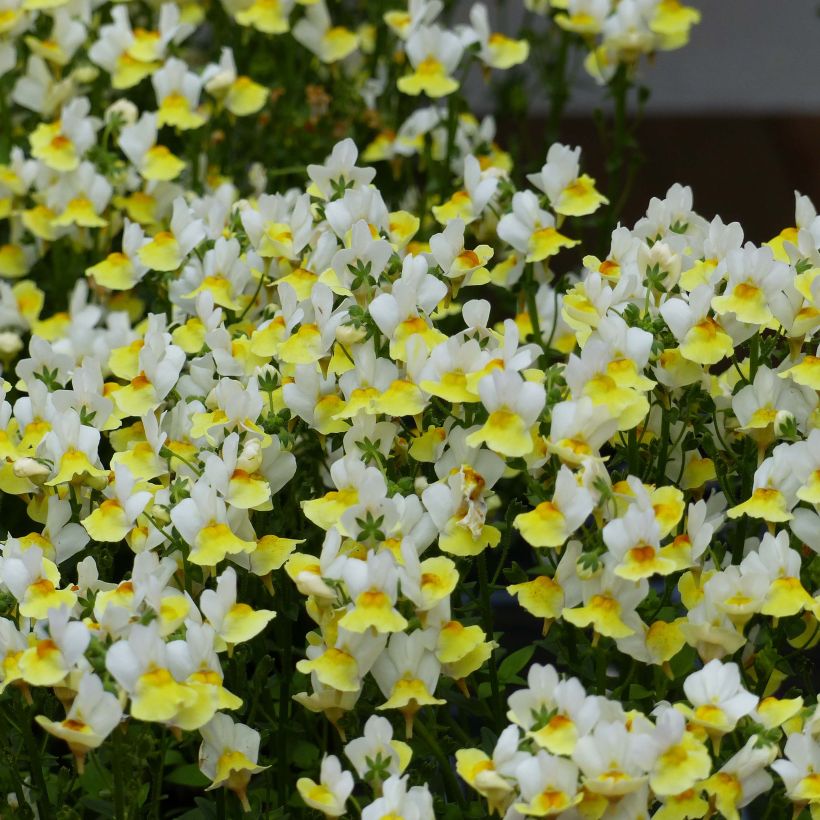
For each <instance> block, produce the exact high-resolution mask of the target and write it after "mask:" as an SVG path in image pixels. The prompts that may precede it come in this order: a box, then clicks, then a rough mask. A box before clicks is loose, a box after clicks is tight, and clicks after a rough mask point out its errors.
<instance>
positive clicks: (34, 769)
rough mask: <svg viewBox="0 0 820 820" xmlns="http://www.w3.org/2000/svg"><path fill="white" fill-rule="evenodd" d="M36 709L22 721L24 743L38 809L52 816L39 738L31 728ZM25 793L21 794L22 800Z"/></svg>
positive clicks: (39, 811)
mask: <svg viewBox="0 0 820 820" xmlns="http://www.w3.org/2000/svg"><path fill="white" fill-rule="evenodd" d="M35 711H36V709H34V708H32V709H31V710H30V712H29V713H28V714H26V715H25V716H24V718H23V720H22V721H21V723H22V728H23V743H25V746H26V755H27V757H28V764H29V769H30V770H31V785H32V787H33V791H34V802H35V804H36V806H37V811H38V813H39V815H40V817H43V818H45V817H51V816H52V815H51V805H50V804H49V802H48V788H47V787H46V779H45V776H44V775H43V761H42V758H41V756H40V749H39V747H38V745H37V739H36V738H35V737H34V732H33V731H32V728H31V721H32V719H33V718H34V712H35ZM23 799H24V798H23V795H22V794H21V795H20V800H21V801H22V800H23Z"/></svg>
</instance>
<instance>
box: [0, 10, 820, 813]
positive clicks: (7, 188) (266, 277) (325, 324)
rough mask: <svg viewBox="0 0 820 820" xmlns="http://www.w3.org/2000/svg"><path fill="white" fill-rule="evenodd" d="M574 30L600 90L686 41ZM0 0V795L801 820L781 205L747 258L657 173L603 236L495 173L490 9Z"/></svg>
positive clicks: (596, 215)
mask: <svg viewBox="0 0 820 820" xmlns="http://www.w3.org/2000/svg"><path fill="white" fill-rule="evenodd" d="M530 5H537V6H539V8H536V9H535V10H536V11H546V10H547V9H545V8H540V6H542V5H543V4H532V3H531V4H530ZM564 5H565V7H564ZM564 5H561V4H559V3H555V2H553V3H552V4H551V6H550V10H551V11H552V12H554V14H553V16H554V21H555V24H556V26H557V29H558V31H559V32H560V36H561V37H562V38H565V37H570V36H572V37H575V35H576V34H577V35H578V38H577V40H578V44H579V45H580V47H582V48H584V49H585V50H588V51H589V54H590V56H589V58H588V60H587V63H588V66H594V73H596V75H597V76H598V77H599V78H600V79H601V80H602V81H603V82H610V83H611V88H612V89H613V93H622V92H623V91H624V89H625V86H624V82H627V83H628V82H629V81H630V77H631V76H632V75H631V72H632V71H634V70H635V67H636V64H637V60H638V57H639V56H640V55H641V54H644V53H652V52H654V51H656V50H661V49H667V48H673V47H677V46H679V45H682V44H683V43H684V42H685V41H686V39H687V37H688V33H689V28H690V27H691V26H692V25H693V24H694V23H695V22H696V21H697V14H696V13H695V12H693V11H692V10H689V9H687V8H685V7H683V6H681V5H680V4H679V3H677V2H669V0H646V2H643V1H642V2H633V0H620V2H618V3H610V2H608V0H607V2H603V3H600V2H597V0H595V1H594V2H573V0H569V2H567V3H566V4H564ZM0 6H2V8H1V9H0V67H2V68H3V72H4V73H3V76H2V78H0V99H2V103H3V105H5V106H6V108H7V109H9V110H8V112H7V113H8V116H7V117H6V120H7V123H8V129H7V130H6V131H4V132H3V134H2V135H0V159H2V161H3V164H2V166H0V220H1V221H2V246H0V277H2V279H3V281H2V282H0V361H2V365H3V373H4V374H5V375H4V379H3V384H2V387H1V388H0V390H1V391H2V395H1V396H0V417H2V425H0V446H1V447H2V451H1V452H2V460H0V491H2V497H0V501H2V504H3V524H2V526H3V538H2V555H1V556H0V711H2V715H3V719H4V721H5V722H6V723H7V725H8V726H10V727H12V731H10V738H11V739H10V741H9V744H8V748H7V749H6V750H4V754H6V755H9V756H10V758H11V760H12V761H14V762H13V765H10V766H9V767H7V768H8V770H9V774H8V777H6V775H5V774H0V783H2V784H3V787H4V788H5V790H6V791H7V792H9V793H10V795H11V797H10V798H9V799H10V802H11V803H12V804H14V805H16V806H17V807H18V808H21V809H22V808H24V807H27V806H29V805H31V806H33V807H35V808H36V811H37V812H38V813H39V816H42V817H47V816H51V808H52V804H54V805H63V806H67V805H69V804H71V803H72V802H74V803H76V804H77V805H78V806H81V807H82V809H83V810H88V811H97V810H99V809H100V808H101V807H100V803H102V804H103V807H104V808H103V809H102V810H103V812H104V813H107V814H109V815H112V816H116V817H117V818H124V817H126V816H127V815H128V810H127V809H126V803H129V804H131V803H133V805H134V806H137V807H138V810H139V811H142V810H143V809H142V807H145V811H146V812H147V811H148V807H147V804H146V801H148V800H149V797H150V801H151V804H152V806H153V813H154V814H156V815H157V816H159V814H160V811H161V810H162V804H163V800H164V799H165V798H164V792H163V789H164V788H166V787H168V788H184V787H192V786H193V787H202V786H207V787H208V788H212V789H213V788H217V787H225V788H226V789H228V790H230V791H232V792H233V793H235V795H236V796H237V798H238V799H239V801H240V802H241V803H242V805H243V807H244V808H245V809H246V810H253V811H255V812H256V813H259V814H260V815H261V814H263V813H265V812H271V813H272V814H273V813H275V812H277V811H278V810H279V809H282V810H283V811H290V810H291V809H292V810H293V811H294V812H299V811H303V810H305V809H304V806H305V805H306V806H307V807H310V809H311V810H313V809H317V810H319V811H320V812H322V813H324V815H325V816H328V817H338V816H342V815H343V814H345V813H346V812H348V811H354V810H355V811H358V812H359V813H360V814H361V817H363V818H365V820H383V818H385V817H390V818H399V817H404V818H406V820H416V819H417V820H424V818H432V817H433V816H443V817H458V816H465V817H466V816H485V815H486V813H490V814H493V813H497V814H499V815H502V816H505V817H506V818H508V820H515V819H516V818H520V817H522V816H536V817H544V816H561V817H563V818H565V820H574V819H575V818H596V820H597V819H598V818H607V819H608V820H611V819H612V818H638V817H646V816H649V812H652V813H653V814H652V816H655V817H659V818H662V820H672V819H673V818H681V820H682V819H683V818H695V817H706V816H709V814H710V813H712V814H713V813H714V812H715V811H718V812H720V813H721V814H723V815H724V816H726V817H730V818H731V817H737V816H738V810H739V809H740V808H742V807H743V806H745V805H747V804H750V803H752V801H754V800H755V799H756V798H757V797H758V796H760V795H762V794H763V793H767V792H768V793H769V794H768V796H767V797H766V798H765V799H767V800H770V801H771V805H772V806H779V807H783V810H784V811H785V810H786V809H785V806H786V804H787V803H792V804H794V806H795V809H796V810H797V811H800V810H802V809H803V808H804V807H807V806H808V807H809V808H810V811H811V812H812V813H813V814H814V815H815V816H816V815H817V814H818V812H820V789H818V785H817V775H816V773H815V770H816V768H817V767H818V765H820V763H818V758H819V757H820V744H818V740H817V736H818V735H819V734H820V722H818V720H817V716H816V703H814V698H813V693H812V692H811V691H810V690H811V665H810V664H811V659H810V657H808V656H807V655H806V654H805V652H806V650H810V649H811V648H812V647H813V646H815V645H816V644H817V640H818V637H819V636H820V630H818V616H820V598H818V596H817V590H818V586H820V559H818V558H817V556H816V553H818V552H820V536H818V533H820V514H819V513H818V510H819V509H820V437H818V436H819V435H820V434H818V427H820V424H819V423H818V421H820V415H819V414H820V411H818V391H820V369H819V366H818V363H819V362H820V350H818V349H817V348H816V342H815V341H814V335H815V333H816V331H817V329H818V326H820V284H818V283H820V278H818V273H819V272H820V217H818V216H817V214H816V213H815V211H814V207H813V205H812V203H811V202H810V201H809V200H808V199H807V198H805V197H800V196H798V198H797V207H796V214H795V220H794V222H795V224H794V225H793V226H790V227H788V228H786V229H785V230H784V231H783V232H782V233H781V234H780V235H779V236H778V237H776V238H774V239H773V240H771V241H770V242H768V243H767V244H765V245H762V246H758V245H755V244H753V243H751V242H747V243H746V244H744V242H743V239H744V237H743V231H742V229H741V227H740V226H739V225H737V224H735V223H732V224H729V225H726V224H724V223H723V222H722V221H721V220H720V219H719V218H715V219H714V220H712V221H711V222H708V221H707V220H706V219H704V218H703V217H701V216H700V215H698V214H697V213H696V212H695V211H694V210H693V203H692V194H691V191H689V190H688V189H687V188H683V187H681V186H674V187H673V188H672V189H670V191H669V192H668V194H667V195H666V197H665V198H663V199H653V200H652V202H651V203H650V205H649V209H648V211H647V213H646V216H645V217H643V218H642V219H640V220H639V221H638V222H637V224H635V225H634V227H633V228H632V229H629V228H627V227H624V226H619V227H617V229H616V230H615V231H614V232H611V231H610V230H609V228H610V227H611V226H612V225H614V224H615V221H616V219H617V212H616V203H614V202H611V201H610V200H611V199H614V198H615V197H614V196H613V191H612V190H610V189H609V188H603V187H599V185H598V183H596V180H595V179H593V178H592V177H591V176H590V175H589V174H588V173H586V172H585V171H584V169H583V168H582V166H581V156H580V150H579V149H577V148H573V147H570V146H566V145H563V144H561V143H559V142H554V143H552V144H551V145H550V146H548V148H547V149H546V150H545V152H544V159H543V163H542V166H541V168H540V170H536V171H534V172H533V173H530V174H528V175H522V174H520V173H519V169H518V168H516V166H515V165H514V164H513V159H512V157H511V156H510V155H509V154H507V153H506V152H505V151H503V150H502V149H501V148H500V147H499V146H498V145H497V144H496V143H495V126H494V122H493V120H492V119H491V118H487V119H485V120H484V121H483V122H482V123H479V122H478V120H476V119H475V117H473V116H472V115H470V114H469V113H468V112H467V111H466V107H465V105H466V104H465V98H464V96H463V88H462V86H463V81H464V80H465V78H466V73H467V71H468V70H469V67H470V66H471V65H473V64H475V63H476V62H477V63H478V64H479V65H480V66H481V67H482V69H483V70H484V71H485V72H492V71H495V70H501V71H507V70H510V69H513V68H514V67H515V66H517V65H520V64H523V63H524V62H525V61H526V60H528V57H529V51H530V49H529V45H528V41H527V40H526V39H522V38H516V37H508V36H505V35H501V34H498V33H493V29H492V27H491V26H490V23H489V15H488V12H487V9H486V8H485V7H484V6H482V5H476V6H474V7H473V8H472V10H471V12H470V14H469V23H460V24H449V23H448V24H445V23H444V22H442V21H443V20H444V19H445V17H444V15H443V11H444V10H443V8H442V4H440V3H438V2H434V0H429V1H428V2H424V0H421V1H420V2H411V3H410V4H409V6H408V7H407V8H406V9H400V10H396V9H393V10H389V9H386V10H384V12H385V13H384V14H383V16H382V17H379V20H380V21H382V20H383V23H382V22H378V24H375V23H373V22H372V21H371V22H370V23H368V24H364V25H362V24H354V23H353V22H350V21H352V20H355V19H356V18H355V15H353V14H352V13H351V12H350V10H348V9H346V8H345V7H344V5H343V4H339V8H338V9H336V8H332V10H333V13H334V14H333V17H334V18H337V12H338V18H337V19H332V18H331V15H330V9H329V8H328V6H327V5H326V4H325V3H324V2H322V0H318V2H304V3H298V4H297V3H295V2H287V1H286V0H241V2H234V1H233V0H231V1H230V2H229V1H228V0H225V2H223V3H222V5H221V6H218V5H216V4H213V5H212V6H207V5H206V4H201V3H193V2H178V3H165V4H162V5H160V6H156V5H154V4H151V3H128V4H125V3H119V4H109V3H105V2H97V1H96V0H66V1H65V2H60V0H8V2H5V3H0ZM345 21H348V22H350V24H349V25H348V24H346V23H345ZM288 33H289V34H288ZM285 34H288V37H282V38H279V40H275V41H274V42H280V41H284V45H283V46H282V49H281V54H282V57H283V62H281V63H280V62H277V61H271V60H270V59H268V56H269V55H267V52H266V51H265V49H264V48H262V46H261V45H260V44H266V43H267V44H269V43H270V42H271V41H270V37H272V36H275V35H285ZM260 55H261V56H260ZM285 57H286V58H287V60H285ZM287 61H292V70H293V72H295V73H297V74H298V72H300V71H301V72H302V74H301V75H300V76H301V77H306V76H308V77H311V78H314V79H316V81H317V82H316V83H315V84H313V83H311V84H309V85H307V86H306V87H304V88H302V87H296V88H295V91H296V93H295V94H294V93H293V92H294V87H290V88H288V87H284V86H282V85H281V84H279V83H280V80H278V79H276V76H275V75H276V74H277V73H281V72H282V65H283V64H284V63H286V62H287ZM238 66H242V72H247V73H241V72H240V68H239V67H238ZM590 70H593V69H592V68H591V69H590ZM328 89H331V90H333V94H332V95H331V94H329V93H328ZM619 89H620V90H619ZM302 94H303V96H300V95H302ZM422 96H424V97H426V98H430V99H432V100H436V99H438V98H441V97H446V98H447V102H446V106H444V107H438V104H436V103H433V104H431V105H428V106H427V107H418V108H413V107H412V106H414V105H415V102H414V98H419V97H422ZM297 98H298V99H297ZM353 110H356V111H358V112H359V113H358V114H357V116H360V117H361V116H362V115H361V111H366V112H369V115H368V116H367V117H366V118H364V119H367V120H368V121H367V123H364V122H360V121H358V120H357V121H356V122H355V128H356V129H359V128H361V129H364V130H362V131H361V134H360V133H359V132H358V131H357V133H356V136H357V137H359V136H361V137H362V138H361V139H360V140H353V139H350V138H348V139H343V140H338V139H337V137H338V136H339V135H338V133H336V131H335V130H334V129H335V128H336V127H337V126H338V125H339V123H342V124H344V123H347V124H350V125H351V127H353V125H354V120H353V119H352V118H351V119H349V120H347V119H346V117H347V116H348V114H349V113H350V111H353ZM325 121H327V122H331V121H332V122H333V124H334V128H324V127H323V126H322V123H323V122H325ZM283 122H284V123H287V122H290V125H291V131H290V132H289V133H290V136H289V137H288V139H289V140H291V142H290V143H282V145H280V144H279V143H277V141H276V140H275V139H270V140H269V139H268V138H267V137H266V134H265V133H264V129H265V128H267V127H270V128H272V129H275V128H284V126H283V125H282V123H283ZM296 123H301V125H302V126H303V129H302V132H301V133H302V137H303V140H304V142H305V143H306V144H305V145H298V143H300V142H301V140H300V139H299V138H294V136H293V132H294V131H295V130H297V129H294V128H293V126H294V125H295V124H296ZM342 130H344V128H342ZM621 136H623V135H621ZM357 144H358V145H363V146H365V147H364V150H363V152H362V156H361V157H360V156H359V151H358V148H357ZM290 145H294V146H296V147H294V149H293V155H294V157H295V159H294V160H293V161H294V162H299V161H301V158H303V157H304V156H305V152H308V151H313V152H314V153H313V155H312V160H313V161H312V162H309V164H306V167H303V166H301V165H292V164H291V165H286V164H285V163H281V164H277V163H278V162H279V160H278V159H276V158H274V159H272V158H271V157H270V156H268V155H267V154H266V151H267V150H268V149H269V148H270V149H271V150H272V151H289V150H290V147H288V146H290ZM283 146H284V147H283ZM323 158H324V159H323ZM408 158H409V161H407V160H408ZM622 159H623V158H622ZM381 160H389V162H387V163H385V164H383V165H381V166H380V169H381V170H382V171H384V173H383V174H382V176H383V177H384V179H382V176H379V175H378V172H377V169H376V168H374V167H371V166H370V165H369V163H372V162H378V161H381ZM522 169H523V163H522ZM277 178H287V179H289V180H290V181H291V182H292V183H293V184H292V185H277V184H276V183H275V182H274V180H276V179H277ZM614 194H619V192H618V191H617V190H616V191H614ZM596 229H599V231H602V232H603V236H604V242H603V244H602V251H599V252H600V253H601V255H600V257H599V256H594V255H592V253H587V254H586V255H585V254H584V253H579V250H580V248H579V247H578V246H579V245H580V244H581V237H582V236H584V237H585V242H584V245H585V248H584V250H587V251H592V250H596V246H595V244H594V240H593V239H591V238H590V237H591V236H592V233H593V231H595V230H596ZM504 617H512V618H513V619H514V622H515V624H516V630H515V631H517V632H518V633H519V634H520V635H521V636H522V639H521V640H520V641H518V644H519V646H518V648H514V642H511V641H510V640H509V639H508V635H507V634H505V632H508V633H509V632H513V634H514V631H513V630H505V629H503V628H501V626H500V624H501V622H502V619H503V618H504ZM306 633H307V635H306V637H305V634H306ZM786 647H788V649H787V648H786ZM536 653H538V654H537V655H536ZM533 659H535V660H536V661H537V662H536V663H533V664H532V665H529V664H530V661H531V660H533ZM541 661H544V662H545V663H542V662H541ZM528 665H529V671H528V673H527V675H526V681H525V680H524V679H523V678H522V677H520V675H519V673H522V672H523V670H524V669H525V668H526V667H527V666H528ZM556 669H561V670H567V671H571V672H572V673H573V674H574V675H575V677H567V676H566V675H563V674H562V675H559V674H558V672H557V671H556ZM505 700H506V702H507V707H508V708H507V710H505V708H504V705H503V704H504V702H505ZM505 713H506V716H505ZM508 721H509V723H508ZM35 722H36V723H35ZM32 724H35V725H39V727H41V728H42V729H43V730H44V733H47V734H48V735H51V736H54V737H55V738H57V739H59V740H60V741H64V742H65V744H66V745H67V748H68V750H69V752H70V754H71V756H72V757H73V758H74V761H75V765H76V772H77V776H76V777H74V778H72V777H70V776H64V773H63V771H64V770H61V772H60V773H59V774H58V773H56V772H55V771H54V767H53V766H52V765H51V762H50V760H53V757H51V758H49V757H47V756H45V755H43V754H42V752H41V746H42V742H43V739H44V738H43V737H40V738H38V737H35V736H34V735H33V727H32ZM328 727H330V728H328ZM444 728H446V732H447V735H446V736H445V735H444V731H442V730H443V729H444ZM400 731H403V734H404V736H405V741H401V740H398V738H397V735H398V734H399V732H400ZM394 735H395V736H394ZM12 736H13V737H12ZM348 737H352V738H353V739H352V740H350V741H348V740H347V738H348ZM48 742H49V744H51V745H50V746H49V749H51V750H52V751H53V752H55V753H58V754H63V753H64V752H65V747H64V746H60V747H59V750H60V751H59V752H57V750H58V745H57V742H56V741H51V740H48ZM192 744H193V745H195V746H198V753H197V752H195V751H194V752H193V754H198V766H197V767H193V766H192V765H191V763H192V756H193V755H192V754H191V746H192ZM342 759H346V760H347V761H348V762H349V763H350V765H351V767H352V769H353V771H355V773H356V775H357V777H356V778H354V776H353V773H352V772H350V771H345V770H344V769H343V765H342ZM21 760H24V761H25V762H24V763H21V762H20V761H21ZM89 761H90V762H91V763H93V765H90V763H89ZM146 761H150V763H149V764H146ZM320 761H321V762H320ZM149 765H150V766H152V767H153V770H149V769H148V766H149ZM769 769H771V770H772V771H773V772H775V773H776V774H777V776H778V779H777V780H775V778H774V777H773V776H772V775H771V774H770V773H769V771H768V770H769ZM166 770H167V782H166V783H164V782H163V780H164V778H165V777H166ZM192 770H193V771H192ZM254 776H256V777H255V778H254ZM317 777H318V780H317V779H316V778H317ZM148 781H150V785H149V784H148ZM257 784H258V787H257ZM775 784H777V785H775ZM274 792H275V796H274V794H273V793H274ZM221 794H222V795H223V797H224V792H221ZM223 797H221V798H218V799H220V800H222V799H223ZM364 801H367V802H366V803H365V802H364ZM220 805H221V806H222V809H223V810H224V803H223V804H220ZM351 806H352V807H353V808H349V807H351ZM285 807H288V808H285ZM67 810H68V809H67ZM454 810H455V811H456V812H457V813H456V814H454V813H453V811H454ZM71 816H74V815H71ZM77 816H82V815H79V814H78V815H77Z"/></svg>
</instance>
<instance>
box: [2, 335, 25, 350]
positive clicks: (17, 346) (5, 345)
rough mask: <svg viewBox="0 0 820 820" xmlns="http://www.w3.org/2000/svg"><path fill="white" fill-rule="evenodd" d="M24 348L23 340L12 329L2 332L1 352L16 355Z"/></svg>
mask: <svg viewBox="0 0 820 820" xmlns="http://www.w3.org/2000/svg"><path fill="white" fill-rule="evenodd" d="M22 349H23V340H22V339H21V338H20V336H19V334H17V333H15V332H14V331H12V330H6V331H4V332H3V333H0V354H2V355H3V356H16V355H17V354H18V353H19V352H20V351H21V350H22Z"/></svg>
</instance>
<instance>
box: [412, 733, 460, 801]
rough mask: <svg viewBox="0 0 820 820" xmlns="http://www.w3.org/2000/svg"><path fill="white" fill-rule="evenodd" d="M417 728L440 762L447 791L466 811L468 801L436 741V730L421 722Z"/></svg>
mask: <svg viewBox="0 0 820 820" xmlns="http://www.w3.org/2000/svg"><path fill="white" fill-rule="evenodd" d="M415 728H416V731H417V732H418V733H419V734H420V735H421V737H422V739H423V740H424V742H425V743H426V744H427V746H428V748H429V749H430V751H431V752H432V753H433V757H435V758H436V760H437V761H438V764H439V766H440V767H441V774H442V776H443V777H444V779H445V781H446V785H447V787H448V789H447V791H449V792H451V793H452V796H453V798H454V799H455V801H456V802H457V803H458V804H459V806H461V808H462V809H465V808H466V807H467V801H466V800H465V799H464V795H463V794H462V791H461V787H460V786H459V784H458V780H456V776H455V774H454V773H453V767H452V765H451V764H450V761H449V760H448V759H447V755H445V754H444V750H443V749H442V748H441V745H440V744H439V742H438V740H437V739H436V736H435V730H432V731H431V730H430V729H428V728H427V727H426V726H425V725H424V724H423V723H422V722H421V721H420V720H417V721H416V723H415Z"/></svg>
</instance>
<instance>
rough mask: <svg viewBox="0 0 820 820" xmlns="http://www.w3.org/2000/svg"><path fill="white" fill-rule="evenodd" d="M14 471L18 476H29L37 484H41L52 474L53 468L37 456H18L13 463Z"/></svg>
mask: <svg viewBox="0 0 820 820" xmlns="http://www.w3.org/2000/svg"><path fill="white" fill-rule="evenodd" d="M11 469H12V471H13V472H14V475H16V476H17V478H28V479H30V480H31V481H33V482H34V483H35V484H41V483H42V482H43V481H45V480H46V478H48V476H49V475H50V474H51V470H50V469H49V468H48V467H47V466H46V465H45V464H43V463H42V462H41V461H37V459H36V458H29V457H28V456H26V457H24V458H18V459H17V460H16V461H15V462H14V464H13V465H12V468H11Z"/></svg>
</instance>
